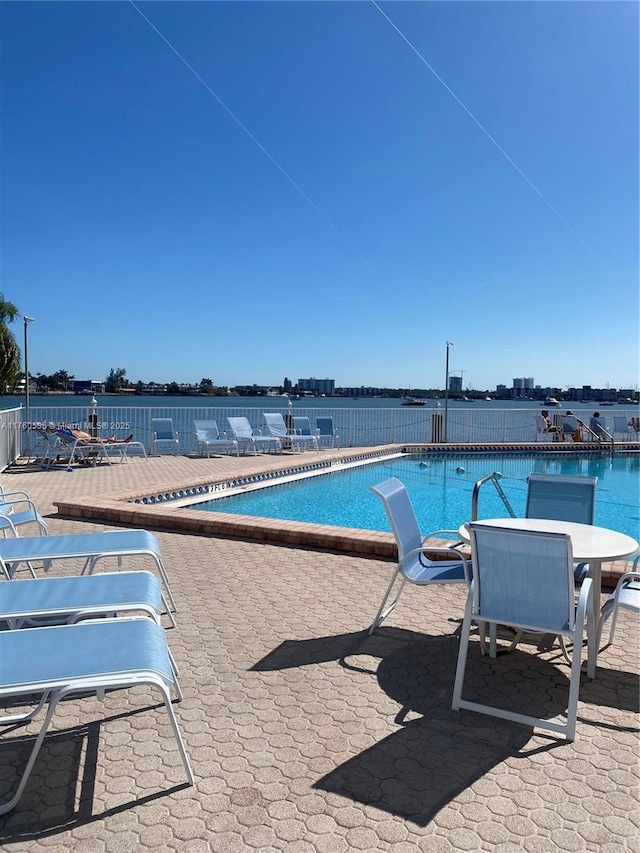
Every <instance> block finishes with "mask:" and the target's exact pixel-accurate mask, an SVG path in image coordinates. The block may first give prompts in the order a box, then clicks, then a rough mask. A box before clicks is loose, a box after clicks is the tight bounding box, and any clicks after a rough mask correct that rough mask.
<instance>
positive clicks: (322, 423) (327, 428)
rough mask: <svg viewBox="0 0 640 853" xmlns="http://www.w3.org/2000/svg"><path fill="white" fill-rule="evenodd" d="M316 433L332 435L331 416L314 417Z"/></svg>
mask: <svg viewBox="0 0 640 853" xmlns="http://www.w3.org/2000/svg"><path fill="white" fill-rule="evenodd" d="M316 427H317V428H318V435H330V436H332V437H333V434H334V432H333V418H316Z"/></svg>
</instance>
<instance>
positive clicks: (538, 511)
mask: <svg viewBox="0 0 640 853" xmlns="http://www.w3.org/2000/svg"><path fill="white" fill-rule="evenodd" d="M597 483H598V478H597V477H583V476H573V475H569V474H529V477H528V483H527V500H526V506H525V513H524V514H525V518H552V519H555V520H556V521H575V522H578V523H579V524H593V523H594V520H595V512H596V485H597Z"/></svg>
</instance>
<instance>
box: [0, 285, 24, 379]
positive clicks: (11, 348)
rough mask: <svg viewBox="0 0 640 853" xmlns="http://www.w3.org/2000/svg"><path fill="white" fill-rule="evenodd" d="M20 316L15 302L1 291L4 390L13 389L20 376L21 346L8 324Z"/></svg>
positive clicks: (0, 357) (0, 375) (0, 376)
mask: <svg viewBox="0 0 640 853" xmlns="http://www.w3.org/2000/svg"><path fill="white" fill-rule="evenodd" d="M19 316H20V312H19V311H18V309H17V308H16V306H15V305H14V304H13V302H7V300H6V299H5V298H4V293H0V388H2V390H3V391H4V392H7V391H13V389H14V388H15V387H16V383H17V381H18V378H19V377H20V347H19V346H18V344H17V342H16V339H15V337H14V336H13V333H12V332H11V331H10V330H9V328H8V326H7V323H13V321H14V320H15V319H17V318H18V317H19ZM26 381H27V382H28V381H29V377H26Z"/></svg>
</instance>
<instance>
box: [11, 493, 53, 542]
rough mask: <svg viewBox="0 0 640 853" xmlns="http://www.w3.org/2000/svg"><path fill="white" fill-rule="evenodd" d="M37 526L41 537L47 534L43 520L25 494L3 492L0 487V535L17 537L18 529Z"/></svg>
mask: <svg viewBox="0 0 640 853" xmlns="http://www.w3.org/2000/svg"><path fill="white" fill-rule="evenodd" d="M25 524H37V525H38V529H39V531H40V535H41V536H46V535H47V533H48V530H47V525H46V522H45V520H44V518H43V517H42V516H41V515H40V513H39V512H38V510H37V509H36V505H35V504H34V502H33V501H32V500H31V498H30V497H29V495H28V494H27V493H26V492H5V491H4V489H3V488H2V487H1V486H0V533H2V535H3V536H6V535H7V534H8V533H10V534H11V535H12V536H19V535H20V533H19V532H18V528H19V527H22V526H23V525H25Z"/></svg>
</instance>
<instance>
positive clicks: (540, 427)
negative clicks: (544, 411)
mask: <svg viewBox="0 0 640 853" xmlns="http://www.w3.org/2000/svg"><path fill="white" fill-rule="evenodd" d="M534 417H535V421H536V441H553V440H554V438H555V437H556V436H557V433H553V432H549V429H548V427H547V422H546V421H545V419H544V418H543V417H542V415H535V416H534Z"/></svg>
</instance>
